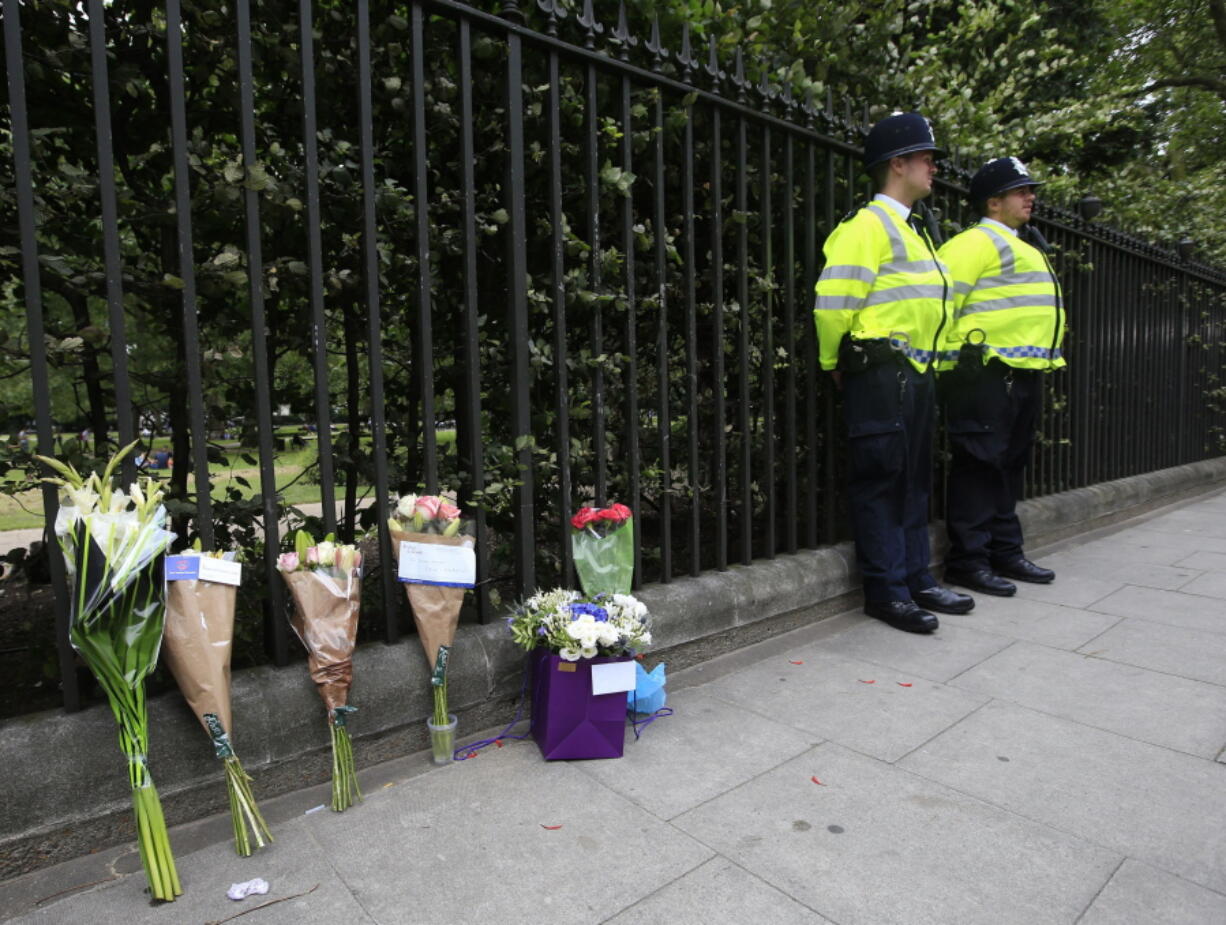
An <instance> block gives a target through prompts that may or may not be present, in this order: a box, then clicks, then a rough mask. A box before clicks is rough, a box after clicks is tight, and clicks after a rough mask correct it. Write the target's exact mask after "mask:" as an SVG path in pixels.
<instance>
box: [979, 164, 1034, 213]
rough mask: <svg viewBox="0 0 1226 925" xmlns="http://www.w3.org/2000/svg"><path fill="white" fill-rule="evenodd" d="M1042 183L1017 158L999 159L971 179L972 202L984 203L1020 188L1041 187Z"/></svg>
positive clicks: (982, 168)
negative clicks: (986, 200)
mask: <svg viewBox="0 0 1226 925" xmlns="http://www.w3.org/2000/svg"><path fill="white" fill-rule="evenodd" d="M1041 183H1042V181H1041V180H1036V179H1035V178H1034V177H1032V176H1031V175H1030V173H1029V171H1027V170H1026V165H1025V164H1023V163H1022V162H1021V161H1019V160H1018V159H1017V158H1016V157H998V158H996V159H995V160H991V161H988V162H987V163H986V164H984V165H983V166H982V167H980V168H979V170H978V171H976V173H975V176H973V177H971V202H983V201H984V200H985V199H990V198H991V197H993V196H999V195H1000V194H1001V193H1007V192H1008V191H1009V190H1011V189H1017V188H1018V187H1019V186H1039V185H1040V184H1041Z"/></svg>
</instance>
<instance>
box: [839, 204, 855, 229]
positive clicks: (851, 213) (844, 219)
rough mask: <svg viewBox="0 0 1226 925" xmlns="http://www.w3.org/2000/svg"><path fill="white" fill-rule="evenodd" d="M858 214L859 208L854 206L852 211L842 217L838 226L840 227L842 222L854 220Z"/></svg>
mask: <svg viewBox="0 0 1226 925" xmlns="http://www.w3.org/2000/svg"><path fill="white" fill-rule="evenodd" d="M859 212H860V206H856V207H855V208H854V209H852V210H851V211H850V212H848V213H847V214H846V215H844V216H843V217H842V218H841V219H839V224H840V225H841V224H843V222H845V221H848V220H849V219H852V218H855V217H856V215H858V214H859Z"/></svg>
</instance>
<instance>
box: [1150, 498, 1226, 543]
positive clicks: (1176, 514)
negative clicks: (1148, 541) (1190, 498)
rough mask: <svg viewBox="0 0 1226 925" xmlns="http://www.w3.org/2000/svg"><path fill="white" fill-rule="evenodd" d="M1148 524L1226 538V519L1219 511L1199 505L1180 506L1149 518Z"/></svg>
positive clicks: (1158, 527) (1170, 530) (1171, 530)
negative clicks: (1201, 508)
mask: <svg viewBox="0 0 1226 925" xmlns="http://www.w3.org/2000/svg"><path fill="white" fill-rule="evenodd" d="M1147 525H1148V526H1149V527H1150V528H1151V529H1154V530H1162V531H1169V532H1176V533H1195V534H1197V535H1198V536H1205V537H1212V538H1217V539H1224V540H1226V521H1223V518H1222V516H1221V514H1220V512H1218V511H1203V510H1200V509H1199V506H1192V507H1185V508H1179V509H1178V510H1174V511H1170V512H1168V513H1165V514H1159V515H1158V516H1157V517H1152V518H1150V519H1149V521H1148V523H1147Z"/></svg>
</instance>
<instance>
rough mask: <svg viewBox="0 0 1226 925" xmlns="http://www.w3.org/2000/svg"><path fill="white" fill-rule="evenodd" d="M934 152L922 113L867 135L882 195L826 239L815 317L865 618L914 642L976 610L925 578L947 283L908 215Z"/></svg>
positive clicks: (923, 190)
mask: <svg viewBox="0 0 1226 925" xmlns="http://www.w3.org/2000/svg"><path fill="white" fill-rule="evenodd" d="M942 153H943V152H942V151H941V150H940V149H938V148H937V146H936V142H935V141H934V139H933V137H932V127H931V126H930V125H929V124H928V120H927V119H925V118H924V117H923V116H921V115H920V114H919V113H914V112H912V113H903V114H897V115H893V116H890V117H889V118H887V119H883V120H882V121H880V122H878V123H877V124H876V125H875V126H873V128H872V130H871V131H870V132H869V135H868V140H867V143H866V145H865V152H864V163H865V167H866V168H867V170H868V172H869V174H870V175H871V176H872V178H873V182H874V185H875V188H876V189H877V191H878V192H877V195H876V196H875V197H874V199H873V201H872V202H870V203H869V204H868V205H867V206H865V207H864V208H862V209H860V210H859V211H857V212H855V213H854V214H852V215H849V216H848V217H847V218H846V219H844V221H843V222H842V223H841V224H840V225H839V226H838V227H837V228H835V229H834V231H833V232H832V233H831V234H830V237H829V238H827V240H826V245H825V247H824V249H823V250H824V252H825V257H826V266H825V269H824V270H822V274H821V276H820V277H819V278H818V281H817V301H816V304H815V306H814V312H813V314H814V319H815V321H816V324H817V336H818V341H819V344H820V346H821V365H822V368H823V369H825V370H829V371H830V372H831V374H832V375H833V376H834V379H835V382H836V384H838V385H839V386H840V387H841V388H842V389H843V396H844V401H843V412H844V419H845V421H846V425H847V437H848V445H849V454H848V456H849V458H848V465H849V469H850V482H849V485H848V506H849V509H850V513H851V521H852V529H853V531H854V533H855V540H856V558H857V560H858V562H859V566H860V574H861V577H862V579H863V582H864V600H865V603H864V612H865V613H867V614H868V615H869V616H873V617H877V618H878V619H881V620H884V621H886V622H887V623H889V624H890V625H891V626H895V627H897V628H899V629H902V630H907V631H908V632H913V633H930V632H932V631H933V630H935V629H936V628H937V626H938V620H937V618H936V617H935V616H934V615H933V614H932V613H931V612H930V611H934V610H935V611H937V612H940V613H966V612H967V611H969V610H970V609H971V608H972V607H974V606H975V602H974V599H973V598H971V597H970V596H968V595H965V594H959V593H957V592H955V591H950V590H948V589H946V588H942V587H940V586H939V585H938V584H937V583H936V581H935V580H934V579H933V577H932V575H931V574H929V572H928V561H929V556H930V550H929V544H928V495H929V489H930V487H931V476H932V460H931V455H932V429H933V421H934V417H935V389H934V383H933V372H932V368H933V363H934V360H935V359H936V355H937V353H936V352H937V349H938V346H939V345H941V344H943V343H944V328H945V326H946V324H947V321H948V318H947V305H948V300H949V298H950V297H951V296H952V284H951V282H950V280H949V279H948V278H947V274H946V271H945V269H944V267H943V266H942V265H941V263H940V261H939V260H938V259H937V254H936V248H935V247H934V245H933V243H932V240H931V238H930V237H929V235H928V233H927V231H926V230H925V229H924V227H923V225H922V223H920V222H919V221H917V219H918V216H916V215H915V214H914V211H913V207H914V206H915V204H916V203H917V202H919V200H921V199H923V198H924V197H925V196H927V195H928V194H929V193H931V192H932V178H933V177H934V176H935V175H936V170H937V168H936V162H935V158H936V157H938V156H940V155H941V154H942Z"/></svg>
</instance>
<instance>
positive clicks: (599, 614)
mask: <svg viewBox="0 0 1226 925" xmlns="http://www.w3.org/2000/svg"><path fill="white" fill-rule="evenodd" d="M569 606H570V613H571V617H570V618H571V620H572V622H573V621H575V620H578V619H579V618H580V617H581V616H583V615H584V614H588V615H589V616H591V617H593V618H594V619H595V620H596V622H597V623H605V622H607V621H608V619H609V613H608V611H606V610H605V609H604V608H603V607H600V606H598V605H596V604H585V603H583V602H579V603H576V604H571V605H569Z"/></svg>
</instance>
